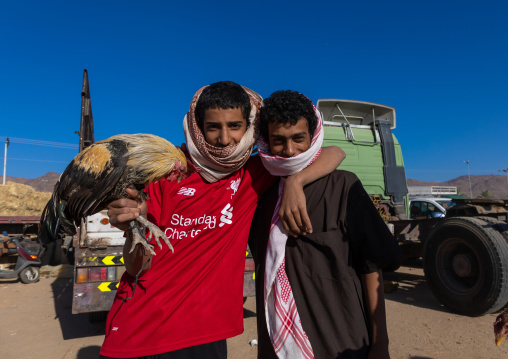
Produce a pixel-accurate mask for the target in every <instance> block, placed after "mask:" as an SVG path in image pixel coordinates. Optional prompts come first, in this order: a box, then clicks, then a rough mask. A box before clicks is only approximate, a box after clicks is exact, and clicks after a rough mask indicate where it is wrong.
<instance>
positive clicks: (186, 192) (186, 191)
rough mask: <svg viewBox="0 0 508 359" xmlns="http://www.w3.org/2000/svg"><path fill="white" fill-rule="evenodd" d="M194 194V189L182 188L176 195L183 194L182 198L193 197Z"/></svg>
mask: <svg viewBox="0 0 508 359" xmlns="http://www.w3.org/2000/svg"><path fill="white" fill-rule="evenodd" d="M194 193H196V189H195V188H187V187H182V188H180V190H179V191H178V193H177V194H183V195H184V196H194Z"/></svg>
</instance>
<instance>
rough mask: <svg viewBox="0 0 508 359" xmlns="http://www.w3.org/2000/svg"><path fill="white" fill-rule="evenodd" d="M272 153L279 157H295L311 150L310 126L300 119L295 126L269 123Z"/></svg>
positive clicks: (269, 140) (303, 119) (269, 139)
mask: <svg viewBox="0 0 508 359" xmlns="http://www.w3.org/2000/svg"><path fill="white" fill-rule="evenodd" d="M268 142H269V144H270V152H272V154H273V155H275V156H279V157H294V156H297V155H299V154H300V153H303V152H305V151H307V150H308V149H309V148H310V144H311V138H310V134H309V125H308V122H307V120H306V119H305V118H303V117H302V118H300V120H298V122H296V124H295V125H291V124H290V123H268Z"/></svg>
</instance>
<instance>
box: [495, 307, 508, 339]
mask: <svg viewBox="0 0 508 359" xmlns="http://www.w3.org/2000/svg"><path fill="white" fill-rule="evenodd" d="M494 335H495V336H496V345H497V346H500V345H501V343H502V342H503V340H505V338H508V310H505V311H504V312H502V313H501V314H499V315H498V316H497V318H496V321H495V322H494Z"/></svg>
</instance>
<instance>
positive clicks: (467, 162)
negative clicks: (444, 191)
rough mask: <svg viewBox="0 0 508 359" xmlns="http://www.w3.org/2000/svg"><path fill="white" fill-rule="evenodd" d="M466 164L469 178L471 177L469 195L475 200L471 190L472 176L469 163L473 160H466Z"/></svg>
mask: <svg viewBox="0 0 508 359" xmlns="http://www.w3.org/2000/svg"><path fill="white" fill-rule="evenodd" d="M464 162H466V165H467V176H468V177H469V194H470V195H471V199H473V190H472V189H471V174H470V173H469V162H471V160H464Z"/></svg>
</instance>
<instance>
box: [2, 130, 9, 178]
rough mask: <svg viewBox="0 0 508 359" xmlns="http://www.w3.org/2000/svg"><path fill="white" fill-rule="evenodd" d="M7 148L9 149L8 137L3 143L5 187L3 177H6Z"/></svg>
mask: <svg viewBox="0 0 508 359" xmlns="http://www.w3.org/2000/svg"><path fill="white" fill-rule="evenodd" d="M7 147H9V137H7V141H5V151H4V182H3V185H4V186H5V177H6V176H7Z"/></svg>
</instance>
